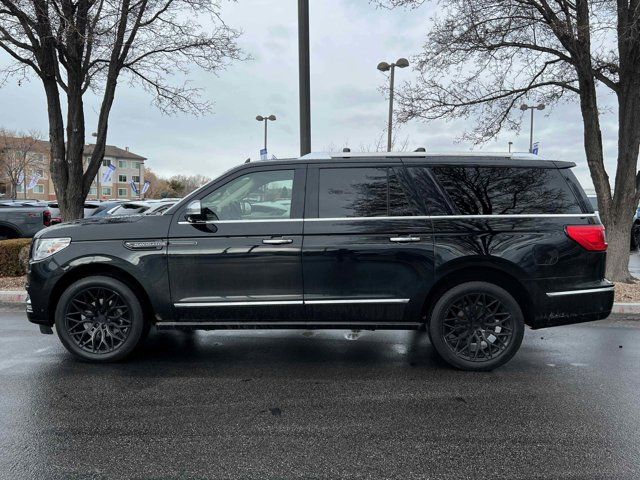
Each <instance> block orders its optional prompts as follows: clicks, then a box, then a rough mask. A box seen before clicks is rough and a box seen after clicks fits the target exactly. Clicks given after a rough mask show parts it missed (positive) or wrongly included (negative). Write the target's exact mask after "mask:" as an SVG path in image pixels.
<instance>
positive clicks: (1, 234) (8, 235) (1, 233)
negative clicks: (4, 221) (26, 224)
mask: <svg viewBox="0 0 640 480" xmlns="http://www.w3.org/2000/svg"><path fill="white" fill-rule="evenodd" d="M12 238H20V235H19V234H18V232H16V231H15V230H13V229H12V228H9V227H0V240H9V239H12Z"/></svg>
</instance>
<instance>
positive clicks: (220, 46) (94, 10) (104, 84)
mask: <svg viewBox="0 0 640 480" xmlns="http://www.w3.org/2000/svg"><path fill="white" fill-rule="evenodd" d="M221 1H222V0H0V49H2V50H4V51H5V52H6V53H7V54H8V55H9V56H10V57H11V58H12V59H13V60H14V61H15V63H13V64H11V65H9V66H8V67H5V68H3V69H2V70H0V75H1V74H3V75H4V76H5V79H6V78H7V77H10V76H16V75H17V76H25V75H28V74H35V75H36V76H37V77H38V78H39V79H40V80H41V82H42V85H43V87H44V91H45V94H46V99H47V110H48V117H49V138H50V142H51V175H52V178H53V182H54V186H55V190H56V195H57V197H58V201H59V203H60V209H61V211H62V216H63V218H64V219H66V220H70V219H74V218H80V217H82V213H83V202H84V199H85V198H86V196H87V194H88V193H89V189H90V187H91V183H92V182H93V180H94V179H95V177H96V174H97V173H98V169H99V167H100V163H101V161H102V158H103V156H104V149H105V143H106V138H107V128H108V121H109V113H110V111H111V107H112V105H113V102H114V98H115V93H116V87H117V84H118V82H119V81H122V80H123V79H125V80H128V82H129V83H130V84H131V85H139V86H142V87H143V88H144V89H145V90H147V91H148V92H150V93H151V94H152V95H153V97H154V103H155V104H156V105H157V106H158V107H159V108H160V109H161V110H162V111H164V112H167V113H173V112H176V111H187V112H193V113H202V112H204V111H206V110H208V109H209V108H210V105H209V103H208V102H206V101H201V100H200V98H199V95H198V93H199V90H198V89H197V88H194V87H192V86H191V85H190V84H189V83H188V82H186V81H185V82H184V83H180V82H177V84H172V83H170V82H169V81H168V80H169V78H170V77H171V76H172V74H177V75H178V77H185V76H186V74H187V73H188V72H189V69H190V68H191V67H193V66H196V67H199V68H202V69H204V70H206V71H210V72H217V71H218V70H220V69H221V68H223V67H224V66H225V65H226V64H227V63H228V61H230V60H234V59H240V58H241V57H242V53H241V52H240V50H239V48H238V46H237V44H236V40H237V38H238V36H239V32H238V31H237V30H234V29H232V28H230V27H228V26H227V25H226V24H225V23H224V22H223V21H222V19H221V17H220V4H221ZM199 20H202V22H200V21H199ZM204 22H207V23H208V24H210V25H211V27H207V28H206V29H205V27H204V26H203V24H204ZM1 83H2V78H0V84H1ZM89 90H91V91H92V92H94V93H101V96H102V97H101V98H102V101H101V106H100V110H99V114H98V126H97V129H96V133H97V138H96V141H95V143H96V146H95V148H94V150H93V153H92V154H91V158H90V160H89V164H88V166H87V167H86V169H84V168H83V162H82V152H83V147H84V142H85V119H84V104H83V99H84V95H85V94H86V93H87V91H89ZM65 106H66V107H65ZM65 108H66V112H63V109H65ZM65 130H66V132H65ZM65 133H66V136H65Z"/></svg>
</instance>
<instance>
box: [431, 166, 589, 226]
mask: <svg viewBox="0 0 640 480" xmlns="http://www.w3.org/2000/svg"><path fill="white" fill-rule="evenodd" d="M433 172H434V174H435V176H436V178H437V179H438V181H439V182H440V183H441V184H442V187H443V188H444V189H445V190H446V192H447V194H448V195H449V197H450V198H451V201H452V202H453V204H454V206H455V207H456V210H457V213H460V214H464V215H505V214H559V213H582V209H581V208H580V205H579V204H578V202H577V200H576V197H575V195H574V194H573V192H572V191H571V189H570V188H569V185H568V184H567V182H566V181H565V179H564V178H563V177H562V174H561V173H560V172H559V171H558V170H557V169H555V168H526V167H522V168H520V167H434V168H433Z"/></svg>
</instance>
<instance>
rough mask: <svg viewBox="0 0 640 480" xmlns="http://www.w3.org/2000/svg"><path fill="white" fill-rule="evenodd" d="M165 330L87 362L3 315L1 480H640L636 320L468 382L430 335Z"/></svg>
mask: <svg viewBox="0 0 640 480" xmlns="http://www.w3.org/2000/svg"><path fill="white" fill-rule="evenodd" d="M345 333H346V332H344V331H331V332H303V331H257V330H256V331H233V332H218V333H216V332H199V333H195V334H187V333H181V332H160V333H153V334H152V335H151V336H150V338H149V339H148V340H147V342H146V343H145V345H144V346H143V347H142V348H141V350H140V351H139V352H138V353H137V354H136V355H135V356H134V358H133V359H132V360H130V361H128V362H126V363H121V364H114V365H91V364H84V363H80V362H77V361H75V360H73V359H72V358H71V357H70V356H69V355H68V354H67V353H66V352H65V351H64V349H63V348H62V346H61V345H60V343H59V342H58V340H57V337H55V336H50V335H41V334H40V333H38V330H37V328H36V327H35V326H32V325H30V324H28V323H27V322H26V320H25V317H24V315H23V314H22V313H20V312H16V311H7V310H6V309H5V310H0V478H2V479H5V478H7V479H14V478H19V479H22V478H33V479H49V478H51V479H83V480H85V479H103V478H104V479H107V478H109V479H111V478H123V479H124V478H136V479H203V478H212V479H213V478H216V479H217V478H255V479H264V478H344V477H349V478H403V479H407V478H434V479H435V478H445V479H448V478H450V479H464V478H509V479H532V478H553V479H557V478H563V479H578V478H580V479H583V478H588V479H592V478H611V479H637V478H640V435H639V434H638V432H639V431H640V321H632V320H628V319H620V320H614V321H603V322H596V323H591V324H585V325H576V326H570V327H563V328H556V329H548V330H539V331H531V330H528V331H527V333H526V335H525V339H524V342H523V346H522V349H521V350H520V352H519V353H518V354H517V355H516V357H515V358H514V359H513V360H512V361H511V362H510V363H509V364H507V365H506V366H504V367H502V368H501V369H498V370H496V371H494V372H491V373H466V372H459V371H454V370H451V369H450V368H448V367H447V366H445V365H443V364H442V363H441V362H440V361H438V360H437V359H436V358H435V356H434V354H433V350H432V348H431V346H430V344H429V340H428V338H426V336H425V335H424V334H415V333H414V332H364V333H362V334H361V335H360V336H359V337H358V338H357V339H355V340H348V339H346V338H345Z"/></svg>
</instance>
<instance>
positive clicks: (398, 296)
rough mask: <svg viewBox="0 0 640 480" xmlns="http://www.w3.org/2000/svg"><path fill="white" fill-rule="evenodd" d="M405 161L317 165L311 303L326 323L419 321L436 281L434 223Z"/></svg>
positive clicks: (312, 186)
mask: <svg viewBox="0 0 640 480" xmlns="http://www.w3.org/2000/svg"><path fill="white" fill-rule="evenodd" d="M412 189H413V185H412V183H411V179H410V178H409V176H408V174H407V171H406V169H404V167H403V166H402V163H401V162H400V161H399V160H398V161H397V162H392V163H386V164H380V165H379V166H367V167H362V166H359V165H357V164H339V165H335V164H334V165H315V166H310V167H309V174H308V187H307V197H306V198H307V200H306V205H307V212H308V214H307V215H306V216H305V231H304V242H303V272H304V287H305V305H306V308H307V314H308V315H309V317H310V319H312V320H314V321H320V322H332V321H339V322H342V321H345V322H346V321H348V322H354V324H357V322H362V323H371V322H378V323H380V324H383V323H385V322H401V321H404V322H411V323H413V322H416V321H418V320H419V311H420V308H421V306H422V300H421V299H420V295H421V292H423V291H426V287H427V286H428V285H429V284H430V282H432V281H433V265H434V259H433V235H432V227H431V222H430V220H429V219H428V218H427V217H426V212H425V211H424V210H423V209H422V207H421V205H419V204H418V203H416V202H415V199H414V198H413V197H414V195H413V194H412V192H411V191H412Z"/></svg>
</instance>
